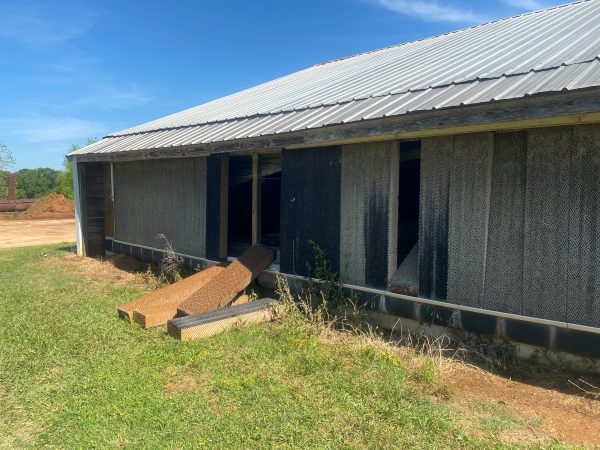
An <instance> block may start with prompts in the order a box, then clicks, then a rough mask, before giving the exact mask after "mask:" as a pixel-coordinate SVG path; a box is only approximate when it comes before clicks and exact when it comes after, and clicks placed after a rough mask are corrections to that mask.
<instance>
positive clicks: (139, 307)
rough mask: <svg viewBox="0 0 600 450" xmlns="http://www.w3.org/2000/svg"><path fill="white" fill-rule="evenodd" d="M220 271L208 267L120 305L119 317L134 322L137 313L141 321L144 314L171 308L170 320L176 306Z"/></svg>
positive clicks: (217, 268) (219, 268)
mask: <svg viewBox="0 0 600 450" xmlns="http://www.w3.org/2000/svg"><path fill="white" fill-rule="evenodd" d="M222 270H224V268H223V267H222V266H213V267H209V268H208V269H205V270H202V271H200V272H198V273H196V274H194V275H192V276H190V277H187V278H184V279H183V280H181V281H179V282H177V283H173V284H170V285H169V286H165V287H164V288H162V289H158V290H156V291H154V292H151V293H150V294H148V295H145V296H144V297H140V298H138V299H136V300H133V301H132V302H129V303H126V304H124V305H121V306H119V308H118V312H119V315H120V316H122V317H127V318H128V319H129V320H134V311H138V313H139V314H138V315H139V316H140V319H139V320H140V321H142V318H143V316H144V315H145V314H146V313H150V312H156V311H159V312H162V310H163V309H165V308H166V309H168V308H171V309H172V310H173V315H172V316H171V317H169V319H172V318H173V317H174V316H175V313H176V312H177V306H178V305H179V304H181V303H182V302H183V301H184V300H185V299H186V298H188V297H189V296H190V295H192V294H193V293H194V292H196V291H197V290H198V289H199V288H200V287H201V286H204V284H206V283H207V282H208V280H210V279H211V278H212V277H214V276H215V275H216V274H217V273H219V272H220V271H222ZM167 320H168V319H167ZM165 323H166V320H165ZM143 325H144V322H142V326H143Z"/></svg>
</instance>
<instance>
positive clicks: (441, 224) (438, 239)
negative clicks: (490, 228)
mask: <svg viewBox="0 0 600 450" xmlns="http://www.w3.org/2000/svg"><path fill="white" fill-rule="evenodd" d="M452 163H453V162H452V137H447V136H444V137H434V138H426V139H423V140H422V142H421V199H420V212H419V296H420V297H425V298H430V299H434V300H446V296H447V289H448V205H449V191H450V170H451V167H452Z"/></svg>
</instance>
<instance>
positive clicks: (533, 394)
mask: <svg viewBox="0 0 600 450" xmlns="http://www.w3.org/2000/svg"><path fill="white" fill-rule="evenodd" d="M441 378H442V380H443V381H444V382H445V383H446V384H447V385H448V386H449V387H450V389H451V390H452V392H453V394H454V395H453V400H452V402H453V403H454V404H455V405H456V406H457V407H458V408H459V410H461V411H463V412H464V413H465V416H464V419H465V420H464V421H465V425H466V426H468V422H469V421H472V420H473V419H475V420H477V418H479V419H481V421H483V422H487V424H488V425H489V427H484V428H488V430H487V431H488V432H490V433H494V432H496V433H497V434H498V435H499V436H500V437H501V438H502V439H503V440H505V441H507V442H511V443H515V444H525V443H532V442H543V441H547V440H549V439H552V438H556V439H561V440H564V441H566V442H568V443H571V444H576V445H588V446H598V447H600V401H598V400H595V399H592V398H588V397H586V396H585V395H584V394H583V393H581V392H578V391H577V390H576V389H575V388H574V387H570V386H571V385H570V383H569V381H568V380H569V379H571V378H572V375H571V374H561V373H559V372H550V373H548V371H546V373H543V372H542V371H539V372H537V373H536V371H531V372H529V373H526V374H520V375H519V378H520V379H519V380H515V379H513V378H511V377H510V375H505V376H502V375H499V374H495V373H491V372H488V371H486V370H483V369H480V368H478V367H472V366H470V365H466V364H462V363H460V362H456V363H454V364H451V365H449V366H448V367H447V368H446V370H444V371H443V373H442V374H441ZM587 378H588V379H589V377H587ZM594 382H596V381H595V380H594ZM511 416H512V419H511ZM502 421H504V422H505V424H506V429H503V426H502V425H503V424H502ZM511 421H512V424H511ZM510 425H512V426H510ZM517 431H518V432H517Z"/></svg>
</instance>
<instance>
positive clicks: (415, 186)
mask: <svg viewBox="0 0 600 450" xmlns="http://www.w3.org/2000/svg"><path fill="white" fill-rule="evenodd" d="M420 185H421V141H407V142H401V143H400V176H399V189H398V265H400V264H401V263H402V261H404V259H405V258H406V256H407V255H408V254H409V253H410V251H411V250H412V248H413V247H414V246H415V244H416V243H417V241H418V240H419V187H420Z"/></svg>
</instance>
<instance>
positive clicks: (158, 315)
mask: <svg viewBox="0 0 600 450" xmlns="http://www.w3.org/2000/svg"><path fill="white" fill-rule="evenodd" d="M207 281H208V280H206V282H207ZM200 287H201V286H200ZM249 299H250V297H249V296H248V295H246V294H241V295H240V296H238V297H237V298H236V299H235V300H234V301H233V302H232V303H231V305H243V304H244V303H248V300H249ZM181 302H182V300H181V299H177V300H176V301H174V302H171V301H170V302H167V303H165V304H162V305H158V306H154V307H149V308H144V307H141V308H140V310H137V309H136V310H135V311H133V321H134V322H135V323H137V324H139V325H140V326H141V327H142V328H152V327H158V326H160V325H164V324H166V323H167V322H168V321H169V320H171V319H172V318H173V317H175V314H177V307H178V306H179V305H180V304H181Z"/></svg>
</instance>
